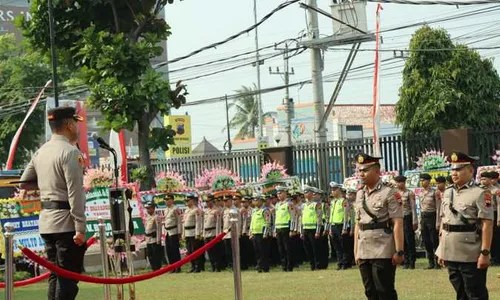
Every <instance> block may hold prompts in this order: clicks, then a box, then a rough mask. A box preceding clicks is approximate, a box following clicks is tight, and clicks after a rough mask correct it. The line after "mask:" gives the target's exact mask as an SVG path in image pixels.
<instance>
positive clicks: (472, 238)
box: [460, 232, 479, 244]
mask: <svg viewBox="0 0 500 300" xmlns="http://www.w3.org/2000/svg"><path fill="white" fill-rule="evenodd" d="M478 240H479V235H477V234H476V233H475V232H464V233H461V234H460V242H462V243H464V244H475V243H477V242H478Z"/></svg>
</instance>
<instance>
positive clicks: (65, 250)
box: [21, 107, 86, 300]
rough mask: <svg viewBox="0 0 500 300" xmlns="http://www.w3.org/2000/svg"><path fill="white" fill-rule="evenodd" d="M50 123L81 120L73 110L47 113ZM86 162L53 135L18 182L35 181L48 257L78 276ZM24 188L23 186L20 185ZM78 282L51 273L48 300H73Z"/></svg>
mask: <svg viewBox="0 0 500 300" xmlns="http://www.w3.org/2000/svg"><path fill="white" fill-rule="evenodd" d="M47 118H48V119H49V122H51V121H57V120H64V119H71V118H72V119H74V120H75V121H81V120H82V118H81V117H80V116H77V115H76V110H75V109H74V108H72V107H64V108H55V109H52V110H50V111H49V113H48V117H47ZM84 170H85V162H84V159H83V156H82V154H81V152H80V150H78V148H77V147H75V146H73V145H72V144H71V143H70V141H69V140H68V138H66V137H65V136H63V135H59V134H56V133H52V137H51V139H50V140H49V141H48V142H47V143H45V144H44V145H43V146H42V147H40V149H38V151H36V152H35V154H34V155H33V157H32V159H31V161H30V162H29V164H28V166H27V167H26V169H25V171H24V173H23V175H22V176H21V181H25V182H26V181H36V182H37V185H38V188H39V190H40V199H41V206H42V209H41V211H40V218H39V224H38V230H39V232H40V235H41V236H42V238H43V240H44V242H45V250H46V252H47V258H48V260H49V261H50V262H52V263H54V264H56V265H57V266H59V267H61V268H63V269H66V270H69V271H73V272H77V273H81V272H82V271H83V257H84V254H85V249H86V245H85V243H84V244H83V245H81V246H77V245H76V244H75V242H74V240H73V237H74V235H75V232H80V233H83V234H85V231H86V218H85V201H86V200H85V191H84V188H83V173H84ZM21 187H23V186H21ZM77 294H78V286H77V282H76V281H73V280H69V279H65V278H62V277H58V276H56V275H55V273H52V274H51V275H50V277H49V290H48V297H49V299H70V300H71V299H75V298H76V295H77Z"/></svg>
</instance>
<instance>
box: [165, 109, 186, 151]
mask: <svg viewBox="0 0 500 300" xmlns="http://www.w3.org/2000/svg"><path fill="white" fill-rule="evenodd" d="M164 123H165V126H168V125H170V126H172V130H175V136H174V141H175V145H169V150H168V151H167V152H165V156H166V157H185V156H190V155H191V116H187V115H180V116H165V117H164Z"/></svg>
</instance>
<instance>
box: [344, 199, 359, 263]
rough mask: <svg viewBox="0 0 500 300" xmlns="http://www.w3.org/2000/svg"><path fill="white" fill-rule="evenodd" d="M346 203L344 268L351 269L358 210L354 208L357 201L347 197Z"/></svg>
mask: <svg viewBox="0 0 500 300" xmlns="http://www.w3.org/2000/svg"><path fill="white" fill-rule="evenodd" d="M344 205H345V206H344V223H343V228H342V242H343V245H344V250H345V265H344V269H350V268H352V265H353V262H354V223H355V219H356V212H355V209H354V205H355V202H354V201H349V199H346V201H345V203H344Z"/></svg>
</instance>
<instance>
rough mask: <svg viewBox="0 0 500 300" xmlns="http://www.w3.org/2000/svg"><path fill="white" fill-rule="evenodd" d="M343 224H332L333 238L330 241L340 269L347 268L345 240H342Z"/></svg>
mask: <svg viewBox="0 0 500 300" xmlns="http://www.w3.org/2000/svg"><path fill="white" fill-rule="evenodd" d="M343 227H344V225H343V224H332V227H331V233H332V236H331V237H330V240H331V241H332V244H333V249H334V250H335V253H336V256H337V265H338V266H339V268H342V267H344V266H347V259H346V251H345V245H344V239H343V238H342V229H343Z"/></svg>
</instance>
